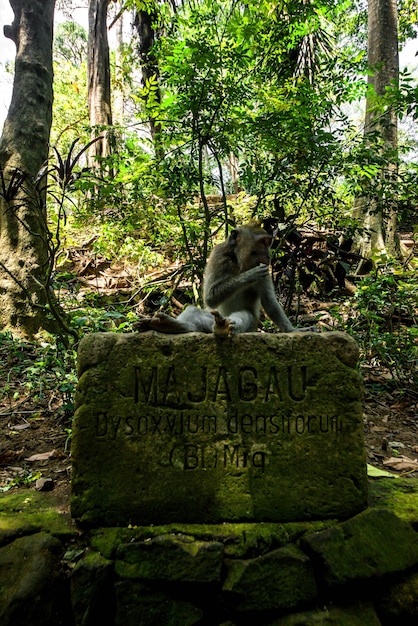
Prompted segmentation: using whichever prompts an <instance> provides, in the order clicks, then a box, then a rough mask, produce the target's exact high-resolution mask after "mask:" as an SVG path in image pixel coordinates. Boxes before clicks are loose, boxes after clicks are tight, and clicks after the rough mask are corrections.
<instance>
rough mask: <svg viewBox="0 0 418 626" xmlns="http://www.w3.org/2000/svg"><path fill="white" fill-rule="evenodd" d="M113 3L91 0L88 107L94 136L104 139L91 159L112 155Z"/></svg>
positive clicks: (92, 153)
mask: <svg viewBox="0 0 418 626" xmlns="http://www.w3.org/2000/svg"><path fill="white" fill-rule="evenodd" d="M109 3H110V0H90V2H89V35H88V44H87V67H88V104H89V116H90V126H91V127H92V134H93V137H97V136H101V137H102V139H100V140H99V141H96V142H95V143H93V144H92V147H91V149H90V159H91V161H92V165H94V164H95V161H96V157H106V156H109V154H110V152H111V147H110V136H109V128H110V127H111V126H112V107H111V94H110V61H109V43H108V38H107V8H108V6H109Z"/></svg>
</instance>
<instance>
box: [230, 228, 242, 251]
mask: <svg viewBox="0 0 418 626" xmlns="http://www.w3.org/2000/svg"><path fill="white" fill-rule="evenodd" d="M239 239H240V234H239V230H238V228H234V230H233V231H232V232H231V234H230V235H229V237H228V243H229V245H230V246H231V248H233V247H235V246H236V245H237V243H238V242H239Z"/></svg>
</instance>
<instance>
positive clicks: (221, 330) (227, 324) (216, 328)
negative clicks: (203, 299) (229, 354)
mask: <svg viewBox="0 0 418 626" xmlns="http://www.w3.org/2000/svg"><path fill="white" fill-rule="evenodd" d="M211 313H212V315H213V317H214V318H215V321H214V324H213V334H214V335H215V337H232V335H233V334H234V326H235V322H233V321H232V320H230V319H228V318H227V317H223V316H222V315H221V314H220V313H219V311H211Z"/></svg>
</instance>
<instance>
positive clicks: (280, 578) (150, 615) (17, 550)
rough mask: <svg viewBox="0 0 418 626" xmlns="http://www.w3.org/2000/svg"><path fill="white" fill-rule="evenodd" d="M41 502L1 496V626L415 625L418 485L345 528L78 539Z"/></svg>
mask: <svg viewBox="0 0 418 626" xmlns="http://www.w3.org/2000/svg"><path fill="white" fill-rule="evenodd" d="M47 495H48V498H50V499H51V498H53V493H51V494H39V493H36V492H31V491H30V490H25V491H23V490H22V492H21V496H20V499H19V500H18V497H17V496H13V495H11V496H8V495H4V496H3V498H4V499H5V500H2V503H4V502H7V501H8V497H10V498H14V500H13V501H11V504H10V507H9V510H8V511H7V512H5V509H6V507H5V506H3V508H2V511H3V513H0V623H1V625H2V626H28V624H30V626H98V625H100V626H192V625H193V626H194V625H195V626H247V625H248V626H249V625H251V626H252V625H254V624H257V626H312V625H316V624H318V625H321V626H323V625H333V626H379V625H381V626H412V625H414V626H415V625H416V624H417V623H418V534H417V532H416V530H415V529H417V528H418V480H417V479H400V478H399V479H398V478H394V479H382V480H378V481H375V482H373V483H372V484H371V487H370V498H371V501H370V506H369V508H367V509H366V510H364V511H363V512H361V513H360V514H358V515H356V516H354V517H352V518H350V519H349V520H346V521H344V522H335V521H331V520H328V521H316V522H287V523H284V524H280V523H271V522H270V523H236V524H233V523H225V524H207V525H203V524H171V525H165V526H148V527H146V526H138V527H136V528H134V527H132V528H128V527H125V528H121V527H119V528H117V527H107V528H98V529H92V530H90V531H89V532H85V533H83V534H80V532H79V530H78V529H77V528H76V527H75V526H74V525H73V524H71V522H70V521H69V520H68V519H67V520H66V521H65V523H64V521H62V522H61V525H60V524H59V523H58V522H57V518H58V517H65V516H64V515H62V514H60V513H57V512H56V510H55V511H54V509H53V507H52V504H51V503H52V500H50V504H49V506H48V507H46V506H45V505H44V509H43V513H42V512H40V511H39V506H41V505H40V504H39V503H40V502H44V500H43V498H44V497H46V496H47ZM42 515H43V517H42ZM42 520H43V521H42ZM41 528H42V531H41V532H40V530H41Z"/></svg>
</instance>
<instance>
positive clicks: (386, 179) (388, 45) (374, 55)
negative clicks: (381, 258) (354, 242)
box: [359, 0, 399, 259]
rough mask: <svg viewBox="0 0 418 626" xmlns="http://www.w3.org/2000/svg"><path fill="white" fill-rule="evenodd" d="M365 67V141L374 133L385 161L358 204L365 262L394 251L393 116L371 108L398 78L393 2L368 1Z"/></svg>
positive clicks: (395, 130) (395, 132) (395, 143)
mask: <svg viewBox="0 0 418 626" xmlns="http://www.w3.org/2000/svg"><path fill="white" fill-rule="evenodd" d="M368 65H369V67H370V68H371V70H372V71H371V74H370V75H369V78H368V83H369V86H370V87H372V89H371V90H370V92H369V93H370V95H369V97H368V98H367V102H366V115H365V141H366V142H369V143H370V144H371V145H372V144H373V143H375V142H376V138H375V133H376V131H377V132H378V134H379V140H380V146H379V148H378V150H379V153H380V155H381V156H382V157H383V159H384V161H385V164H384V165H383V166H382V171H381V173H380V185H379V187H378V191H379V192H380V193H377V194H376V195H375V196H370V197H367V198H361V200H360V202H359V208H360V212H361V215H362V219H363V226H364V227H365V229H366V230H367V231H368V232H369V237H366V238H364V239H363V241H362V244H361V250H360V252H361V254H362V256H363V257H365V258H368V259H369V258H371V257H373V256H374V255H382V254H383V255H385V254H387V253H389V254H394V253H395V252H396V224H397V214H396V202H395V198H394V196H393V192H392V193H391V192H390V183H391V182H392V183H393V181H394V180H395V179H396V176H397V146H398V127H397V117H396V112H395V111H394V110H393V109H391V108H388V109H387V110H386V111H385V112H383V113H382V112H381V111H380V110H376V107H375V106H374V105H375V95H374V94H376V95H377V96H383V95H385V93H386V90H387V87H390V86H391V85H392V86H393V85H397V83H398V79H399V55H398V15H397V5H396V0H369V10H368ZM373 92H374V93H373ZM372 133H373V134H374V137H373V139H372V138H371V134H372ZM385 188H389V194H386V193H385Z"/></svg>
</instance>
